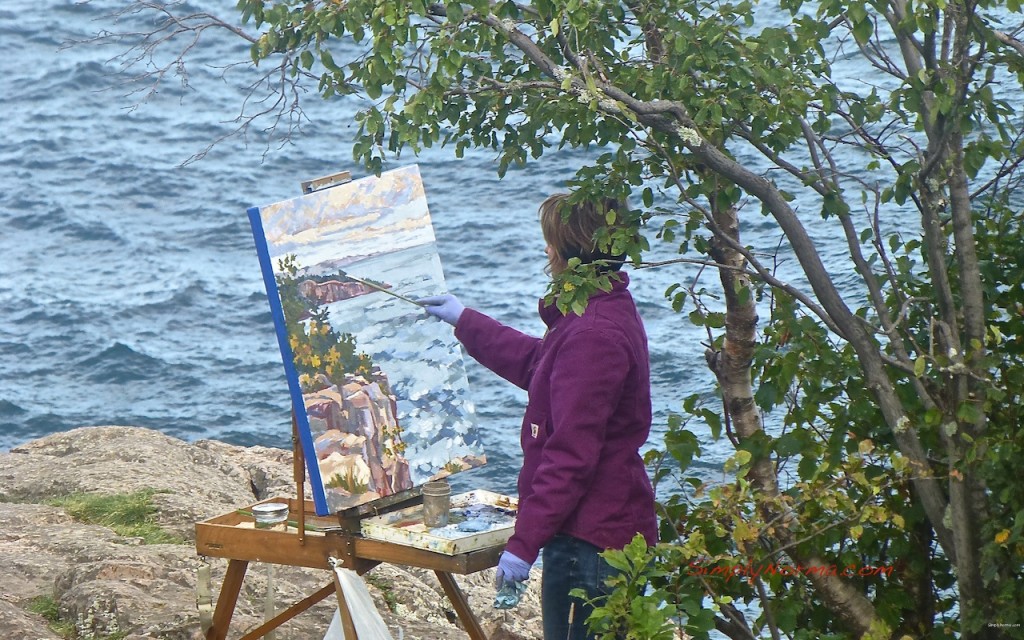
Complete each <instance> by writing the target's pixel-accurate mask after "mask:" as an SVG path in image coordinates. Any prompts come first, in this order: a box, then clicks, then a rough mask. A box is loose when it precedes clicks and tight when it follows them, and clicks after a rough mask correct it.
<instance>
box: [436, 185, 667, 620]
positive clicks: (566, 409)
mask: <svg viewBox="0 0 1024 640" xmlns="http://www.w3.org/2000/svg"><path fill="white" fill-rule="evenodd" d="M567 198H568V195H567V194H556V195H553V196H551V197H549V198H548V199H547V200H545V201H544V203H543V204H542V205H541V207H540V222H541V227H542V230H543V233H544V240H545V241H546V243H547V246H546V249H545V253H546V254H547V257H548V266H549V270H550V273H551V274H552V275H558V274H559V273H560V272H562V271H563V270H565V269H566V268H567V263H568V261H569V260H570V259H571V258H574V257H575V258H579V259H580V260H581V262H583V263H596V265H597V266H598V268H599V269H603V270H607V271H608V272H610V275H611V282H612V288H611V291H608V292H604V291H598V292H597V293H595V294H594V295H593V296H591V297H590V299H589V302H588V304H587V308H586V310H585V311H584V313H583V315H575V314H572V313H570V314H569V315H562V313H561V312H559V311H558V309H557V307H556V306H555V305H547V306H545V305H544V304H543V301H542V302H541V304H540V305H539V309H540V316H541V319H542V320H543V321H544V323H545V324H546V325H547V332H546V333H545V335H544V337H543V338H536V337H532V336H528V335H526V334H523V333H521V332H519V331H517V330H515V329H512V328H510V327H506V326H504V325H502V324H500V323H499V322H497V321H496V320H494V319H492V318H490V317H488V316H486V315H484V314H482V313H480V312H479V311H476V310H473V309H469V308H465V307H464V306H463V305H462V304H461V303H460V302H459V300H458V299H457V298H456V297H455V296H452V295H442V296H434V297H430V298H425V299H423V300H421V301H420V302H421V303H422V304H423V305H424V306H425V308H426V310H427V313H429V314H431V315H433V316H436V317H438V318H440V319H441V320H444V321H445V322H448V323H449V324H451V325H453V326H454V327H455V336H456V337H457V338H458V339H459V341H460V342H461V343H462V344H463V346H464V347H465V348H466V351H467V352H468V353H469V354H470V355H471V356H473V358H475V359H476V360H477V361H479V362H480V363H481V364H483V365H484V366H485V367H487V368H488V369H490V370H491V371H494V372H495V373H497V374H498V375H499V376H501V377H503V378H504V379H506V380H508V381H509V382H511V383H512V384H515V385H517V386H519V387H521V388H523V389H526V390H527V392H528V394H529V400H528V404H527V407H526V414H525V415H524V417H523V423H522V432H521V435H520V441H521V443H522V448H523V467H522V470H521V471H520V473H519V483H518V485H519V486H518V488H519V513H518V516H517V519H516V526H515V532H514V534H513V535H512V537H511V538H510V539H509V541H508V544H507V546H506V548H505V551H504V553H503V554H502V556H501V559H500V561H499V564H498V580H499V587H500V586H501V584H502V582H503V581H515V582H518V581H522V580H525V579H526V578H527V577H528V576H529V572H530V567H531V566H532V564H533V563H534V562H535V560H536V559H537V557H538V555H539V554H540V553H541V551H542V550H543V562H542V566H543V569H542V581H541V603H542V611H543V620H544V638H545V639H546V640H566V639H567V638H568V639H570V640H583V639H585V638H590V637H591V636H590V635H588V634H587V631H586V624H585V621H586V618H587V616H588V615H589V613H590V608H589V607H588V606H586V605H585V603H584V602H583V601H581V600H579V599H577V598H574V597H571V596H570V595H569V593H570V591H572V590H573V589H583V590H584V591H585V592H586V593H587V594H588V595H589V597H591V598H593V597H595V596H598V595H601V594H603V593H604V592H605V585H604V581H605V579H606V578H607V577H608V576H610V575H612V574H613V573H614V569H612V568H611V567H610V566H609V565H608V563H607V562H605V560H604V559H603V558H601V557H600V555H599V554H600V553H601V552H602V551H603V550H605V549H621V548H622V547H624V546H625V545H626V544H627V543H628V542H629V541H630V540H631V539H632V538H633V537H634V536H635V535H636V534H637V533H640V534H642V535H643V536H644V537H645V538H646V539H647V541H648V543H650V544H653V543H655V542H656V541H657V520H656V517H655V512H654V492H653V489H652V487H651V482H650V480H649V478H648V476H647V470H646V467H645V466H644V463H643V459H642V458H641V456H640V453H639V449H640V447H641V446H643V444H644V442H645V441H646V440H647V436H648V433H649V431H650V427H651V385H650V365H649V356H648V351H647V335H646V333H645V331H644V326H643V322H642V321H641V319H640V315H639V313H638V312H637V308H636V304H635V303H634V301H633V297H632V296H631V295H630V293H629V291H628V286H629V277H628V276H627V275H626V274H625V273H624V272H622V271H621V270H620V269H621V267H622V262H623V256H612V255H608V254H607V253H604V252H602V251H601V250H599V249H598V247H597V244H596V242H595V239H594V238H595V234H596V233H597V232H598V230H599V229H601V228H602V227H604V226H605V225H606V222H605V220H606V217H605V214H606V212H607V211H608V209H612V208H613V209H616V210H621V211H623V212H625V211H626V210H628V209H627V208H626V206H625V203H623V202H619V201H615V200H611V199H606V200H604V201H602V202H598V203H590V202H584V203H579V204H575V205H570V204H568V203H567ZM566 211H567V212H568V213H567V215H566V213H565V212H566ZM620 217H621V216H620Z"/></svg>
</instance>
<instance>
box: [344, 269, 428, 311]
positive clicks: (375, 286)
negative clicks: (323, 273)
mask: <svg viewBox="0 0 1024 640" xmlns="http://www.w3.org/2000/svg"><path fill="white" fill-rule="evenodd" d="M342 273H344V275H345V277H346V278H348V279H349V280H355V281H356V282H358V283H359V284H365V285H366V286H368V287H370V288H371V289H376V290H377V291H381V292H383V293H386V294H388V295H389V296H393V297H395V298H398V299H399V300H405V301H406V302H408V303H410V304H414V305H416V306H417V307H422V306H423V305H422V304H421V303H419V302H416V301H415V300H413V299H412V298H408V297H406V296H403V295H402V294H400V293H395V292H394V291H392V290H391V289H388V288H387V287H382V286H380V285H379V284H374V283H373V282H370V281H369V280H363V279H362V278H357V277H355V276H354V275H352V274H349V273H345V272H342Z"/></svg>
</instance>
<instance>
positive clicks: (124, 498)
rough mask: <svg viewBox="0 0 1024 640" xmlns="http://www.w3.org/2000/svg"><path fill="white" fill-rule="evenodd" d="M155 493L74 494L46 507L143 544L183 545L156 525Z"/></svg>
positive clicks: (144, 491)
mask: <svg viewBox="0 0 1024 640" xmlns="http://www.w3.org/2000/svg"><path fill="white" fill-rule="evenodd" d="M156 493H158V492H157V491H156V490H154V489H143V490H142V491H136V492H134V493H119V494H114V495H103V494H99V493H74V494H71V495H68V496H63V497H60V498H53V499H51V500H47V501H46V503H47V504H49V505H51V506H54V507H60V508H62V509H64V510H65V511H67V513H68V515H70V516H71V517H72V518H74V519H75V520H78V521H79V522H84V523H86V524H98V525H102V526H104V527H108V528H109V529H111V530H113V531H114V532H115V533H117V534H118V535H122V536H127V537H132V538H142V541H143V543H144V544H185V542H186V541H185V540H184V539H182V538H181V537H179V536H176V535H173V534H170V533H168V532H166V531H164V530H163V529H161V528H160V527H159V526H158V525H157V524H156V518H155V516H156V514H157V508H156V506H155V505H154V504H153V495H154V494H156Z"/></svg>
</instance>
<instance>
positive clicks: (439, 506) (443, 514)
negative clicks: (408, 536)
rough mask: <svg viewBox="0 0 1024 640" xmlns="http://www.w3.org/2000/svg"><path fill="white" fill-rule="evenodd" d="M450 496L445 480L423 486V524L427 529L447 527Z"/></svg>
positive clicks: (450, 489) (450, 492)
mask: <svg viewBox="0 0 1024 640" xmlns="http://www.w3.org/2000/svg"><path fill="white" fill-rule="evenodd" d="M451 494H452V488H451V487H450V486H449V485H448V482H447V481H445V480H434V481H432V482H427V483H425V484H424V485H423V524H424V525H425V526H426V527H427V528H429V529H435V528H437V527H444V526H447V524H448V514H449V512H450V511H451Z"/></svg>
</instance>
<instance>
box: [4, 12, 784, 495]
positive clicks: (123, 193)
mask: <svg viewBox="0 0 1024 640" xmlns="http://www.w3.org/2000/svg"><path fill="white" fill-rule="evenodd" d="M208 4H209V5H210V7H209V8H210V9H211V10H216V11H222V12H224V13H225V14H230V13H232V12H233V3H230V2H223V3H213V2H209V3H208ZM218 4H219V5H222V6H221V7H220V8H216V6H215V5H218ZM119 5H120V3H118V2H116V0H96V1H94V2H91V3H88V4H80V3H74V2H68V1H66V0H32V1H29V0H5V1H4V3H3V5H2V8H0V121H2V124H3V127H2V130H0V221H2V227H0V449H7V448H10V447H12V446H15V445H17V444H19V443H22V442H25V441H27V440H29V439H32V438H36V437H39V436H43V435H46V434H49V433H53V432H57V431H62V430H67V429H71V428H74V427H79V426H84V425H101V424H126V425H137V426H144V427H150V428H154V429H158V430H160V431H162V432H165V433H167V434H170V435H173V436H177V437H181V438H185V439H187V440H194V439H199V438H214V439H218V440H223V441H227V442H231V443H236V444H246V445H251V444H261V445H268V446H278V447H287V446H290V426H289V425H290V422H289V405H288V392H287V386H286V383H285V381H284V375H283V368H282V365H281V362H280V355H279V352H278V349H277V344H276V341H275V337H274V331H273V325H272V322H271V319H270V314H269V311H268V307H267V303H266V298H265V292H264V288H263V283H262V281H261V276H260V271H259V265H258V263H257V259H256V254H255V251H254V249H253V241H252V236H251V232H250V230H249V226H248V221H247V217H246V208H247V207H249V206H252V205H259V204H264V203H268V202H276V201H279V200H282V199H285V198H289V197H292V196H294V195H297V194H298V192H299V182H300V181H301V180H304V179H308V178H313V177H317V176H322V175H325V174H328V173H332V172H334V171H337V170H341V169H346V168H352V167H351V165H352V162H351V152H350V149H351V141H352V138H353V136H354V134H355V131H356V125H355V124H354V122H353V114H354V113H355V110H356V108H357V106H358V105H357V104H355V103H352V102H343V101H332V102H329V103H325V102H323V101H322V100H320V99H319V98H318V97H317V96H315V95H310V96H307V97H306V108H307V111H308V113H309V116H310V119H311V121H310V122H307V123H306V125H305V126H304V127H303V129H302V131H301V132H298V133H295V134H294V135H293V138H292V143H291V144H286V145H284V146H280V145H278V144H276V143H270V145H269V148H268V142H267V137H266V135H265V134H264V133H262V132H260V131H251V132H250V133H249V136H248V139H247V140H242V139H238V138H233V139H229V140H227V141H225V142H223V143H221V144H219V145H217V146H215V147H214V148H213V149H212V150H211V151H210V152H209V153H208V154H207V155H206V157H205V158H204V159H202V160H200V161H198V162H195V163H192V164H188V165H186V166H181V165H182V163H183V162H184V161H185V160H187V159H188V158H190V157H191V156H193V155H194V154H196V153H201V152H203V151H204V150H205V149H206V147H207V145H208V144H209V143H210V142H211V141H213V140H216V139H218V138H219V137H221V136H224V135H226V134H228V133H230V132H231V131H232V130H233V125H232V123H231V122H230V120H231V119H232V118H233V117H234V116H235V115H236V114H237V112H238V109H239V105H240V104H241V101H242V98H243V95H244V94H243V93H242V92H241V90H240V89H238V88H237V87H239V86H242V84H243V83H244V81H245V76H244V74H243V72H242V71H241V70H239V69H233V70H227V71H225V70H223V69H221V68H218V67H217V66H214V65H223V64H224V62H225V61H228V60H241V61H244V60H246V59H247V57H248V51H247V48H246V47H245V46H244V45H243V44H242V43H240V42H238V41H235V40H233V39H230V38H227V37H225V38H224V39H222V40H221V41H220V42H215V41H214V40H213V39H211V40H210V41H209V42H208V43H207V44H206V46H205V48H201V49H200V50H198V51H197V54H196V55H195V56H194V64H193V66H192V67H191V74H192V75H191V78H190V80H191V82H192V84H193V85H194V87H195V89H194V90H190V91H186V90H183V89H182V87H181V86H180V84H179V83H178V82H177V80H176V79H174V78H168V79H167V80H166V81H165V84H164V85H162V87H161V90H160V92H159V93H157V94H156V95H155V96H153V97H152V98H151V99H150V100H149V101H148V102H146V103H144V104H142V105H140V106H139V108H137V109H130V108H129V107H131V106H132V105H133V98H131V97H126V96H125V95H124V94H125V91H126V89H125V88H124V87H117V86H116V85H117V84H118V82H120V81H122V80H124V79H125V78H124V77H123V76H121V75H119V74H118V67H117V66H116V64H115V63H111V62H108V60H109V59H110V58H111V57H112V56H113V55H114V54H115V53H117V51H118V49H117V48H116V47H102V46H98V45H78V46H73V47H70V48H62V47H63V45H65V44H66V43H68V42H70V41H75V40H82V39H87V38H89V37H90V36H92V35H93V34H95V33H96V32H98V31H100V30H103V29H109V28H112V27H113V24H112V22H111V20H110V19H109V17H108V16H109V14H110V12H111V10H112V9H114V8H115V7H118V6H119ZM111 87H114V88H111ZM413 161H416V162H418V163H419V164H420V168H421V172H422V175H423V180H424V184H425V185H426V190H427V197H428V201H429V206H430V210H431V215H432V219H433V222H434V227H435V233H436V236H437V246H438V251H439V253H440V255H441V258H442V261H443V265H444V269H445V275H446V278H447V282H448V285H449V288H450V289H451V290H452V291H454V292H456V293H458V294H459V295H460V297H461V298H462V299H463V301H464V302H465V303H467V304H468V305H471V306H476V307H478V308H480V309H482V310H484V311H486V312H488V313H490V314H492V315H494V316H495V317H496V318H498V319H499V320H501V321H503V322H506V323H508V324H511V325H514V326H516V327H518V328H520V329H523V330H528V331H535V332H539V331H541V329H542V327H541V324H540V321H539V320H538V319H537V317H536V300H537V297H538V296H540V295H541V294H542V293H543V291H544V286H545V276H544V275H543V273H542V270H543V266H544V254H543V242H542V240H541V235H540V231H539V227H538V224H537V218H536V209H537V206H538V205H539V203H540V202H541V201H542V200H543V198H544V197H545V196H546V195H547V194H549V193H551V192H553V191H559V190H563V189H564V181H565V180H566V179H567V178H569V177H571V176H572V174H573V173H574V171H575V169H576V168H577V167H578V166H579V165H580V164H581V163H582V162H583V161H584V158H583V156H582V155H580V154H579V153H576V152H558V153H553V154H551V155H550V156H546V157H545V159H544V160H543V161H542V162H541V163H536V164H531V165H529V166H527V167H526V168H524V169H522V170H516V171H510V172H509V174H508V176H507V177H506V178H505V180H502V181H499V180H498V179H497V178H496V176H495V167H496V161H495V159H494V158H493V157H492V156H491V155H488V154H484V153H475V154H470V155H469V156H468V157H467V158H465V159H462V160H457V159H455V158H454V154H453V153H452V152H451V151H449V150H447V149H434V150H428V152H427V153H425V154H423V155H422V156H421V157H419V158H418V159H414V158H412V157H406V158H403V159H402V160H401V161H400V162H396V163H395V164H394V165H393V166H400V165H402V164H407V163H411V162H413ZM356 175H357V176H358V175H362V172H361V171H358V170H357V171H356ZM772 242H773V241H772ZM694 274H695V271H694V269H693V268H692V267H685V268H677V269H676V270H675V271H665V272H657V271H643V272H636V273H634V274H633V276H632V277H633V282H634V284H633V285H632V289H633V292H634V295H635V297H636V298H637V299H638V301H639V303H640V307H641V311H642V313H643V314H644V316H645V318H646V321H647V323H648V330H649V334H650V342H651V353H652V359H653V368H654V371H653V374H654V376H653V379H654V385H655V390H654V391H655V403H656V412H657V417H656V430H655V434H654V436H653V437H652V444H655V443H656V442H657V441H658V439H659V437H660V433H661V428H660V425H663V424H664V421H665V415H666V411H667V410H668V409H670V408H676V407H678V404H679V402H680V400H681V399H682V398H683V397H684V396H686V395H687V394H689V393H692V392H695V391H699V392H708V391H710V389H711V384H712V381H711V376H710V373H709V372H708V371H707V370H706V368H705V367H704V363H703V358H702V356H701V353H702V349H703V348H702V347H701V346H700V344H699V342H700V340H701V339H702V337H703V336H702V334H701V333H700V332H698V331H696V330H695V329H693V328H691V327H690V326H688V324H687V323H686V321H685V319H684V318H682V317H680V316H678V315H676V314H674V313H673V312H672V311H671V310H670V309H669V305H668V304H667V302H665V300H664V298H663V292H664V290H665V288H666V287H667V286H668V285H669V284H670V283H671V282H674V281H676V280H678V279H682V280H684V281H689V280H690V279H692V277H693V276H694ZM468 367H469V371H468V373H469V378H470V385H471V390H472V396H473V397H472V400H473V403H474V404H475V406H476V408H477V412H478V416H479V421H480V427H481V430H482V440H483V442H484V445H485V448H486V449H487V453H488V458H489V460H490V464H489V465H488V466H487V467H485V468H484V469H482V470H480V471H474V472H471V473H472V474H473V475H474V476H475V477H474V478H473V479H472V482H473V483H474V484H476V485H477V486H482V487H483V488H493V489H496V490H502V491H508V490H510V489H511V488H512V487H513V486H514V477H515V473H516V470H517V468H518V455H519V454H518V435H517V428H518V424H519V420H520V417H521V412H522V409H523V406H524V402H525V397H524V394H523V393H522V392H520V391H518V390H515V389H512V388H511V387H509V385H507V384H506V383H504V382H503V381H501V380H500V379H498V378H497V377H495V376H493V375H492V374H490V373H489V372H487V371H485V370H483V369H482V368H481V367H479V365H476V364H475V363H472V362H469V363H468ZM712 457H713V456H712ZM709 458H710V457H709ZM715 462H716V461H714V460H711V459H709V460H707V461H706V462H705V463H704V464H706V465H707V468H708V469H711V468H713V467H714V465H715ZM467 475H468V474H467Z"/></svg>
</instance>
